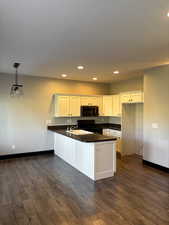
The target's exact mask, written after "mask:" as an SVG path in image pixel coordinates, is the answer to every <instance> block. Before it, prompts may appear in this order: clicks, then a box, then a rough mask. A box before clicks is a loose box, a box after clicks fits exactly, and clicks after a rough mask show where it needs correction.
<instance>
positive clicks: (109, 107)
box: [103, 96, 113, 116]
mask: <svg viewBox="0 0 169 225" xmlns="http://www.w3.org/2000/svg"><path fill="white" fill-rule="evenodd" d="M103 115H104V116H112V115H113V99H112V96H103Z"/></svg>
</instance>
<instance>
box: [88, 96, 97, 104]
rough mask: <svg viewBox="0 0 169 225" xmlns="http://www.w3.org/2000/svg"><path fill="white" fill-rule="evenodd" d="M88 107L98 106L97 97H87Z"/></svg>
mask: <svg viewBox="0 0 169 225" xmlns="http://www.w3.org/2000/svg"><path fill="white" fill-rule="evenodd" d="M88 105H92V106H99V101H98V97H89V98H88Z"/></svg>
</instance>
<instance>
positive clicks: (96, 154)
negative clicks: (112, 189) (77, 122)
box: [54, 133, 116, 180]
mask: <svg viewBox="0 0 169 225" xmlns="http://www.w3.org/2000/svg"><path fill="white" fill-rule="evenodd" d="M54 138H55V139H54V151H55V154H56V155H57V156H59V157H60V158H62V159H63V160H65V161H66V162H67V163H69V164H70V165H71V166H73V167H74V168H76V169H77V170H79V171H80V172H82V173H83V174H85V175H86V176H88V177H89V178H91V179H92V180H99V179H103V178H107V177H112V176H114V173H115V172H116V150H115V147H116V142H115V141H105V142H98V143H95V142H93V143H85V142H81V141H77V140H75V139H72V138H70V137H66V136H64V135H62V134H58V133H55V134H54Z"/></svg>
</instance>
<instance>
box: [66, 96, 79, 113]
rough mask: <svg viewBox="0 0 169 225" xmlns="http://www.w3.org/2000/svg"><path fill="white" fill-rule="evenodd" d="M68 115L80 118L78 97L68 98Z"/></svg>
mask: <svg viewBox="0 0 169 225" xmlns="http://www.w3.org/2000/svg"><path fill="white" fill-rule="evenodd" d="M69 114H70V116H80V97H79V96H70V97H69Z"/></svg>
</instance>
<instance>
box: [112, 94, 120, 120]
mask: <svg viewBox="0 0 169 225" xmlns="http://www.w3.org/2000/svg"><path fill="white" fill-rule="evenodd" d="M112 97H113V113H112V115H113V116H116V117H119V116H121V114H122V107H121V99H120V95H113V96H112Z"/></svg>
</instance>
